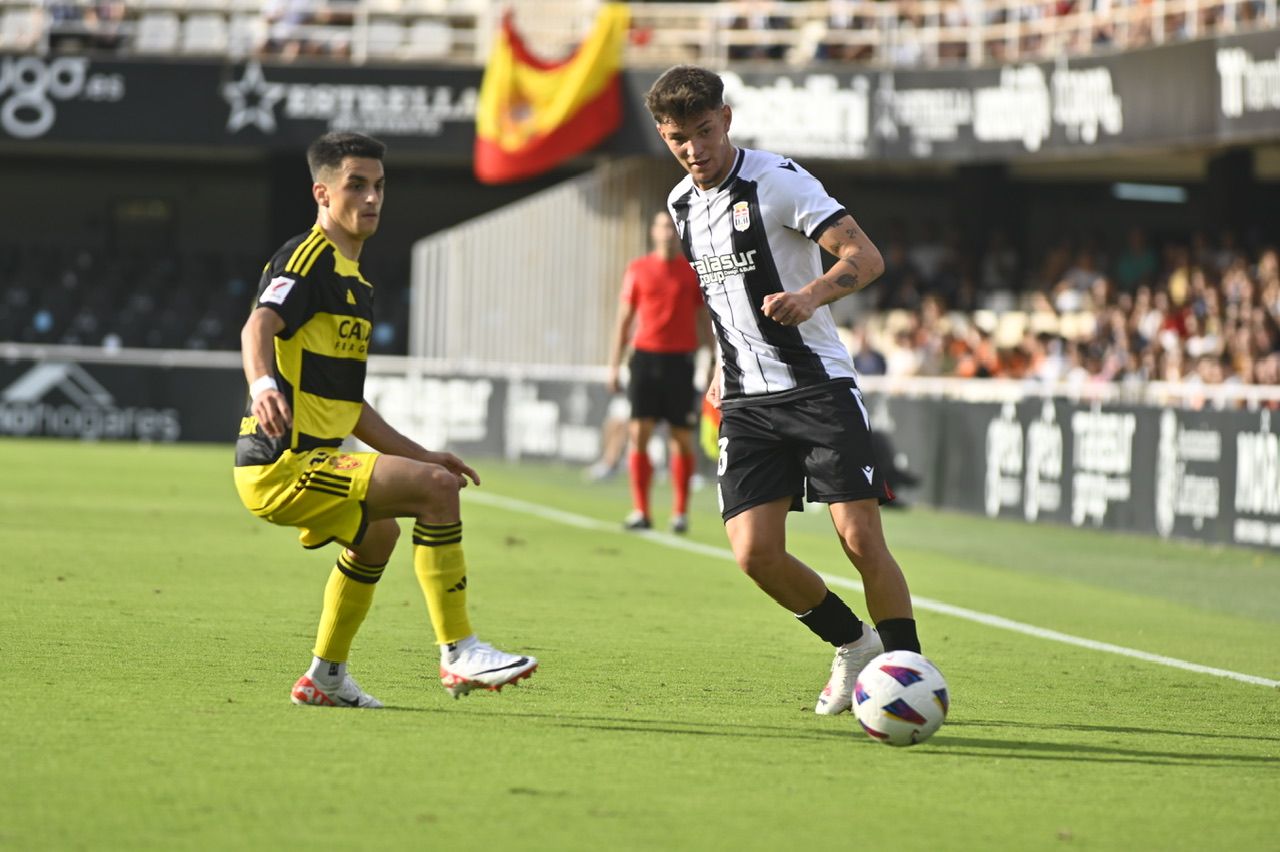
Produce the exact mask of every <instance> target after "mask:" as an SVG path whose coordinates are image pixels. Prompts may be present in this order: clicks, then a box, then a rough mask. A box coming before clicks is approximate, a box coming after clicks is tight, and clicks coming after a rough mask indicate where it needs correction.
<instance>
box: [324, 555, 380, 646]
mask: <svg viewBox="0 0 1280 852" xmlns="http://www.w3.org/2000/svg"><path fill="white" fill-rule="evenodd" d="M385 567H386V565H385V564H384V565H365V564H364V563H362V562H357V561H356V560H355V559H352V558H351V556H350V555H348V554H347V552H346V551H345V550H344V551H343V552H342V553H341V554H339V555H338V564H336V565H334V566H333V571H331V572H330V574H329V582H328V584H327V585H325V587H324V611H323V612H322V613H321V614H320V629H319V630H317V631H316V648H315V655H316V656H317V657H319V658H320V659H322V660H329V661H331V662H335V663H345V662H346V661H347V657H349V656H350V655H351V640H352V639H354V638H355V637H356V631H357V630H359V629H360V625H361V624H363V623H364V617H365V615H366V614H367V613H368V612H369V607H370V606H371V605H372V604H373V590H374V589H375V588H376V585H375V584H376V583H377V582H378V580H379V579H380V578H381V577H382V569H383V568H385Z"/></svg>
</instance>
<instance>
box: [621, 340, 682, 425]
mask: <svg viewBox="0 0 1280 852" xmlns="http://www.w3.org/2000/svg"><path fill="white" fill-rule="evenodd" d="M627 399H628V400H630V402H631V417H632V419H633V420H649V419H652V420H665V421H667V422H668V423H670V424H671V425H672V426H678V427H682V428H685V429H692V428H693V427H694V426H696V425H697V423H698V415H697V406H696V404H695V403H696V401H697V393H696V392H695V391H694V389H693V353H692V352H689V353H684V352H645V351H643V350H639V349H637V350H636V351H635V352H634V353H633V354H632V356H631V381H630V383H629V384H628V385H627Z"/></svg>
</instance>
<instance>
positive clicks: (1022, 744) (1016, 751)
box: [931, 720, 1280, 767]
mask: <svg viewBox="0 0 1280 852" xmlns="http://www.w3.org/2000/svg"><path fill="white" fill-rule="evenodd" d="M966 727H973V728H984V727H1001V728H1002V727H1008V728H1017V729H1019V730H1024V731H1025V730H1028V729H1034V730H1042V731H1058V732H1063V731H1072V732H1076V731H1078V732H1082V733H1093V734H1098V735H1106V734H1122V735H1125V736H1132V735H1135V734H1138V735H1155V736H1167V735H1170V734H1173V735H1177V736H1191V735H1193V734H1192V732H1189V731H1165V730H1161V729H1158V728H1132V727H1116V726H1109V725H1048V724H1044V725H1036V724H1026V723H1022V722H1003V721H985V720H954V721H951V722H948V724H947V725H945V726H944V727H943V728H942V730H940V731H939V732H938V733H937V734H936V735H935V736H934V738H933V740H932V745H933V746H935V748H934V749H931V750H932V751H936V752H937V753H939V754H946V755H970V756H979V755H981V756H988V757H995V756H998V757H1001V758H1013V759H1015V760H1048V761H1060V760H1067V761H1077V762H1090V763H1140V764H1148V765H1151V766H1233V765H1234V766H1242V767H1243V766H1258V765H1278V764H1280V761H1277V760H1276V758H1274V757H1269V756H1266V755H1251V754H1220V753H1217V754H1215V753H1208V752H1180V751H1159V750H1155V749H1143V748H1133V747H1129V746H1124V745H1122V744H1119V743H1116V742H1109V743H1107V744H1105V745H1099V744H1096V743H1085V742H1074V743H1062V742H1053V743H1050V742H1038V741H1035V740H1031V739H1025V738H1024V739H1020V740H991V739H978V738H976V737H965V736H956V735H955V734H954V733H953V732H954V731H955V730H956V729H957V728H959V729H961V730H962V731H963V730H964V729H965V728H966ZM1196 736H1197V737H1198V736H1199V735H1198V734H1196ZM1237 739H1243V740H1264V739H1268V740H1269V739H1274V738H1272V737H1237ZM1036 752H1040V753H1038V754H1037V753H1036Z"/></svg>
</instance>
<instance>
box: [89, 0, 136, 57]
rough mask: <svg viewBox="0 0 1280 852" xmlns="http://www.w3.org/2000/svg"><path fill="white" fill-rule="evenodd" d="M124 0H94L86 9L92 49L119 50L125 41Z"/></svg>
mask: <svg viewBox="0 0 1280 852" xmlns="http://www.w3.org/2000/svg"><path fill="white" fill-rule="evenodd" d="M126 12H127V9H126V7H125V4H124V0H94V1H93V2H92V3H90V4H89V5H88V6H87V7H86V9H85V28H86V29H87V30H88V41H89V47H90V49H92V50H99V51H112V50H117V49H118V48H119V47H120V46H121V45H122V44H123V43H124V32H125V14H126Z"/></svg>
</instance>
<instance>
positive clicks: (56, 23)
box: [43, 0, 88, 53]
mask: <svg viewBox="0 0 1280 852" xmlns="http://www.w3.org/2000/svg"><path fill="white" fill-rule="evenodd" d="M43 15H44V30H45V40H46V42H47V44H48V47H49V49H50V50H52V51H66V52H73V53H75V52H79V51H82V50H84V49H85V47H86V45H87V42H88V37H87V36H88V34H87V31H86V29H85V21H84V9H83V8H81V6H80V4H78V3H75V2H70V0H44V4H43Z"/></svg>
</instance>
